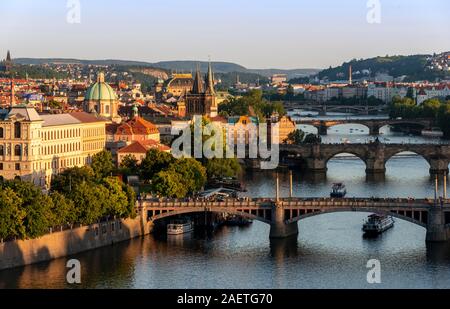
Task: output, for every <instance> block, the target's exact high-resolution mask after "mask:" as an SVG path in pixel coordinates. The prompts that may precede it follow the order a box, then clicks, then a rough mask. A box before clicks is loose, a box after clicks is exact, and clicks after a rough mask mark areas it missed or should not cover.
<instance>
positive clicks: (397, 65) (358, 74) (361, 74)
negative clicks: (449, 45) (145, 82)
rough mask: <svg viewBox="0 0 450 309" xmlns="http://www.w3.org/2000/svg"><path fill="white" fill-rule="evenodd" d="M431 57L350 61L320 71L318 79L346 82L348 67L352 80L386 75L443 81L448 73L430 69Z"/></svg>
mask: <svg viewBox="0 0 450 309" xmlns="http://www.w3.org/2000/svg"><path fill="white" fill-rule="evenodd" d="M433 57H434V56H433V55H411V56H385V57H375V58H370V59H361V60H356V59H354V60H351V61H350V62H345V63H343V64H342V65H340V66H338V67H335V68H332V67H330V68H329V69H326V70H323V71H321V72H320V73H319V74H318V75H319V78H320V79H328V80H347V79H348V78H349V76H348V72H349V67H350V65H351V66H352V69H353V79H358V78H367V79H368V78H374V77H375V76H376V75H377V74H388V75H390V76H393V77H394V78H398V77H402V76H404V77H405V80H406V81H416V80H430V81H434V80H435V79H439V78H440V79H444V78H445V77H446V75H449V74H448V73H446V72H444V71H437V70H433V69H431V68H430V66H429V63H430V60H431V59H433Z"/></svg>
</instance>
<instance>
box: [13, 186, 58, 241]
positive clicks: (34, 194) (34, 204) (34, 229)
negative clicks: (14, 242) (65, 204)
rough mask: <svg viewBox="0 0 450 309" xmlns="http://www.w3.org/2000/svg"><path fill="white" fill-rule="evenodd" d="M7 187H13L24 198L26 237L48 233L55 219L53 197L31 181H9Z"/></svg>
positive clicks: (22, 207)
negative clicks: (45, 193)
mask: <svg viewBox="0 0 450 309" xmlns="http://www.w3.org/2000/svg"><path fill="white" fill-rule="evenodd" d="M6 187H9V188H10V189H12V190H13V191H14V192H15V193H16V194H17V195H18V196H19V197H20V198H21V200H22V204H21V209H23V210H24V211H25V217H24V220H23V224H24V226H25V231H26V237H29V238H36V237H39V236H42V235H44V234H46V233H47V232H48V229H49V228H50V227H52V226H53V222H54V220H55V216H54V214H53V213H52V208H53V201H52V199H51V198H50V197H49V196H47V195H44V194H43V193H42V192H41V190H40V189H39V188H38V187H36V186H34V185H33V184H32V183H29V182H22V181H19V180H14V181H10V182H7V183H6Z"/></svg>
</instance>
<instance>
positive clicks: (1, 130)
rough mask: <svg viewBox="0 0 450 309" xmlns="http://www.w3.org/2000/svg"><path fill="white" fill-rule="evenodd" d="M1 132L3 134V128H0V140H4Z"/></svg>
mask: <svg viewBox="0 0 450 309" xmlns="http://www.w3.org/2000/svg"><path fill="white" fill-rule="evenodd" d="M3 132H4V131H3V128H0V138H4V137H5V136H4V133H3Z"/></svg>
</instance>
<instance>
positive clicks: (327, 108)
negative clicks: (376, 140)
mask: <svg viewBox="0 0 450 309" xmlns="http://www.w3.org/2000/svg"><path fill="white" fill-rule="evenodd" d="M284 107H285V108H286V109H287V110H288V111H294V110H297V109H301V110H305V111H313V112H319V114H320V115H326V113H327V112H340V113H353V114H355V113H356V114H360V115H369V114H370V113H374V112H377V113H378V112H387V111H388V109H389V106H387V105H380V106H370V105H339V104H335V105H330V104H317V103H314V102H311V103H310V104H299V102H284Z"/></svg>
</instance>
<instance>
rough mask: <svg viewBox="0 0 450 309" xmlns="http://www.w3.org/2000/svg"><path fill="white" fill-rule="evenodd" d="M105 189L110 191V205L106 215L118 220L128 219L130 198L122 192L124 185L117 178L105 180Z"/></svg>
mask: <svg viewBox="0 0 450 309" xmlns="http://www.w3.org/2000/svg"><path fill="white" fill-rule="evenodd" d="M103 185H104V187H105V188H106V189H107V191H108V198H107V201H108V203H107V204H106V207H105V208H106V209H105V211H104V214H105V215H109V216H114V217H118V218H126V217H127V215H128V196H127V194H126V193H125V192H124V191H123V190H122V185H121V183H120V181H119V179H117V178H116V177H108V178H105V179H104V184H103Z"/></svg>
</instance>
